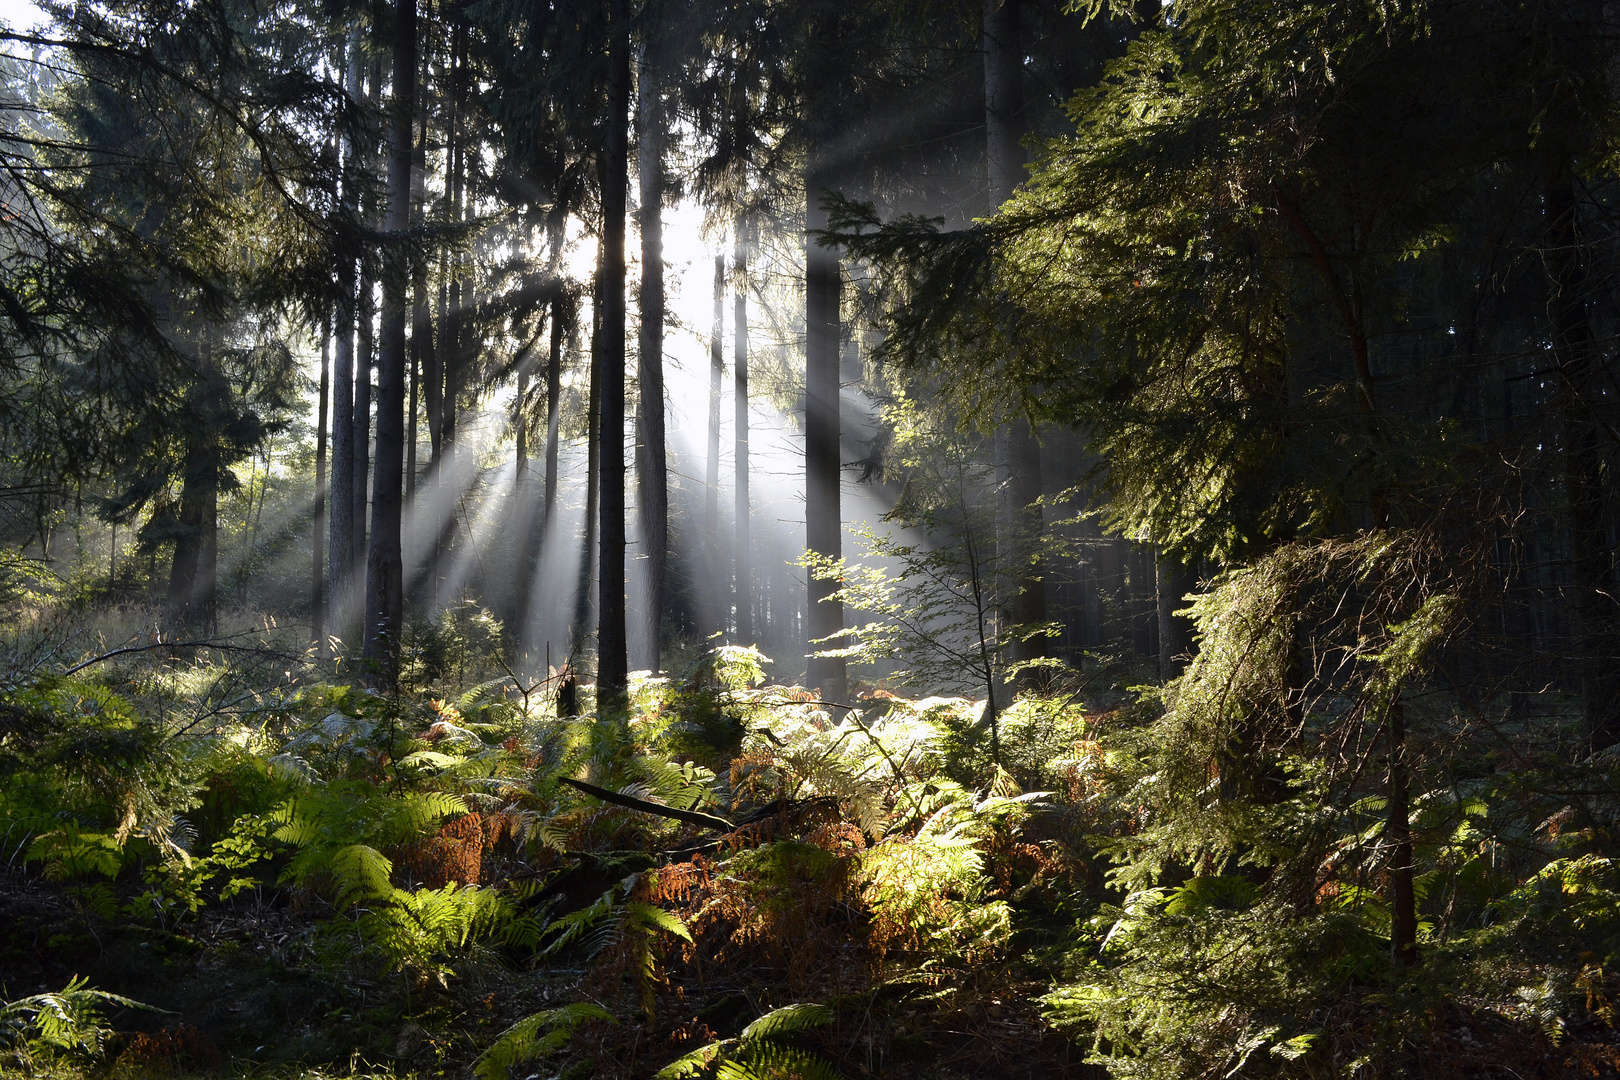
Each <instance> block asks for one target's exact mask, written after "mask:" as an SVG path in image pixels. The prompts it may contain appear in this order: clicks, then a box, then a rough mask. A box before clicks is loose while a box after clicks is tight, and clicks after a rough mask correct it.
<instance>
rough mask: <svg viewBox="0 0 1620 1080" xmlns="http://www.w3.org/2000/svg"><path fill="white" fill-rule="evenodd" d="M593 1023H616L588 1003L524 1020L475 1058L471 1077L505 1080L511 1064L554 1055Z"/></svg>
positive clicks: (486, 1079) (546, 1012)
mask: <svg viewBox="0 0 1620 1080" xmlns="http://www.w3.org/2000/svg"><path fill="white" fill-rule="evenodd" d="M592 1020H600V1021H605V1022H606V1023H610V1024H611V1023H616V1021H615V1020H614V1019H613V1014H612V1013H610V1012H608V1011H607V1010H606V1009H604V1008H602V1007H601V1006H600V1005H596V1004H593V1003H591V1002H588V1001H586V1002H575V1003H574V1004H571V1005H564V1006H562V1007H561V1008H558V1009H547V1010H546V1011H545V1012H538V1013H535V1014H534V1015H533V1016H527V1017H524V1018H523V1019H522V1020H519V1021H518V1022H517V1023H515V1024H513V1025H512V1026H511V1027H509V1028H507V1029H506V1030H505V1031H503V1032H501V1036H500V1038H498V1039H496V1040H495V1042H494V1043H493V1044H492V1045H491V1046H490V1047H489V1049H487V1050H485V1051H484V1052H483V1053H482V1054H480V1055H478V1059H477V1060H476V1061H474V1062H473V1075H474V1076H477V1077H478V1078H479V1080H506V1077H507V1074H508V1072H509V1071H510V1070H511V1068H512V1066H513V1065H516V1064H517V1063H518V1062H521V1061H529V1060H532V1059H534V1058H538V1057H545V1056H546V1055H547V1054H552V1053H555V1052H556V1051H558V1050H560V1049H562V1047H563V1045H564V1044H566V1043H567V1042H568V1040H569V1039H571V1038H573V1036H574V1032H575V1031H576V1030H577V1029H578V1028H579V1026H580V1025H581V1024H584V1023H587V1022H589V1021H592Z"/></svg>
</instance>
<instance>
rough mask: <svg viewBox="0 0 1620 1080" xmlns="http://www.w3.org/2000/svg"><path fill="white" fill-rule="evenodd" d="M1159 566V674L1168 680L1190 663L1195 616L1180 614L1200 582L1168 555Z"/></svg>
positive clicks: (1161, 556) (1160, 561)
mask: <svg viewBox="0 0 1620 1080" xmlns="http://www.w3.org/2000/svg"><path fill="white" fill-rule="evenodd" d="M1156 570H1157V574H1158V577H1157V583H1158V596H1159V678H1161V679H1164V680H1166V681H1169V680H1170V679H1173V678H1175V677H1176V676H1177V675H1180V674H1181V673H1182V671H1183V670H1185V668H1186V667H1187V656H1188V654H1190V653H1191V652H1192V647H1193V624H1192V620H1190V619H1188V618H1187V617H1186V616H1185V615H1177V614H1176V612H1177V611H1180V610H1181V609H1182V608H1183V607H1184V606H1186V601H1185V600H1184V599H1182V598H1183V597H1185V596H1186V595H1187V594H1188V593H1189V592H1191V591H1192V590H1193V589H1194V588H1196V587H1197V585H1198V579H1197V575H1195V574H1194V573H1193V572H1192V571H1191V570H1189V569H1188V568H1187V567H1186V566H1184V565H1182V563H1181V562H1180V561H1179V560H1177V559H1174V558H1171V557H1170V556H1168V555H1164V554H1161V555H1160V556H1159V561H1158V565H1157V567H1156Z"/></svg>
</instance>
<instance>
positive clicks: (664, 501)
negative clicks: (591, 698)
mask: <svg viewBox="0 0 1620 1080" xmlns="http://www.w3.org/2000/svg"><path fill="white" fill-rule="evenodd" d="M637 104H638V109H637V114H636V116H637V123H638V129H639V136H640V138H639V142H640V149H639V155H640V156H639V158H638V159H637V165H638V172H639V176H638V179H639V181H640V188H641V192H640V194H641V294H640V307H641V337H640V346H641V348H640V355H639V361H640V362H639V366H638V368H637V375H638V378H639V382H640V396H639V398H638V399H637V413H636V420H637V425H636V426H637V428H638V429H639V431H640V433H641V439H640V441H639V443H638V445H637V451H638V453H637V458H636V478H637V480H638V481H639V486H640V495H641V534H642V553H643V555H644V556H645V558H646V567H647V610H646V625H645V626H644V627H643V631H642V632H643V634H644V635H645V639H644V644H643V655H645V656H646V657H647V666H648V667H649V668H650V669H651V670H652V671H653V673H654V674H657V672H658V671H659V667H660V664H659V660H660V658H659V646H660V644H661V642H660V634H661V631H662V628H663V623H664V576H665V564H666V562H667V560H668V556H669V468H668V462H667V459H666V449H665V444H664V117H663V102H662V100H661V96H660V92H659V84H658V73H657V72H656V71H654V70H653V65H652V63H651V61H650V60H648V59H647V56H646V53H645V52H644V53H643V57H642V65H641V90H640V98H639V99H638V102H637Z"/></svg>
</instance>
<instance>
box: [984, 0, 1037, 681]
mask: <svg viewBox="0 0 1620 1080" xmlns="http://www.w3.org/2000/svg"><path fill="white" fill-rule="evenodd" d="M1018 8H1019V0H985V5H984V22H983V30H984V118H985V158H986V163H987V165H988V171H989V181H990V201H991V204H992V206H1000V205H1001V204H1002V203H1004V202H1006V201H1007V200H1008V199H1009V198H1011V197H1012V193H1013V190H1014V189H1015V188H1016V187H1017V186H1018V184H1019V183H1020V182H1021V181H1022V180H1023V179H1024V150H1023V146H1022V145H1021V144H1020V142H1019V140H1020V138H1021V136H1022V134H1023V120H1022V117H1021V114H1022V112H1023V108H1024V51H1023V44H1022V40H1021V33H1020V27H1019V11H1018ZM997 449H998V450H999V451H1000V455H999V456H1000V459H1001V460H1000V465H1001V472H1002V476H1003V485H1004V487H1003V490H1004V492H1005V498H1006V522H1007V525H1008V537H1007V543H1006V545H1005V548H1006V551H1005V554H1006V556H1007V558H1008V559H1009V560H1010V561H1011V563H1012V564H1013V565H1012V566H1011V567H1009V569H1010V570H1011V571H1012V574H1011V576H1012V595H1011V597H1010V598H1009V602H1008V604H1007V611H1006V618H1007V621H1008V622H1009V623H1010V624H1012V625H1013V626H1015V627H1016V626H1023V627H1034V626H1037V625H1039V624H1041V623H1044V622H1045V621H1046V585H1045V583H1044V582H1043V581H1042V580H1041V568H1040V563H1039V560H1038V557H1037V555H1038V552H1039V550H1040V538H1041V535H1042V533H1043V532H1044V530H1045V522H1044V520H1043V519H1042V514H1041V508H1040V505H1039V500H1040V497H1041V494H1042V490H1041V488H1042V485H1041V444H1040V442H1039V440H1038V439H1037V438H1036V437H1035V434H1034V432H1033V431H1031V430H1030V426H1029V422H1028V421H1027V420H1025V419H1023V418H1022V417H1020V418H1018V419H1015V420H1012V421H1010V422H1009V423H1008V424H1007V426H1006V427H1005V428H1004V429H1003V430H1002V432H1001V433H1000V437H999V438H998V439H997ZM1047 644H1048V642H1047V639H1046V638H1045V637H1044V636H1040V637H1031V638H1029V639H1027V640H1024V641H1021V642H1015V643H1014V645H1013V647H1012V649H1011V653H1012V657H1013V659H1015V660H1035V659H1038V658H1040V657H1043V656H1045V655H1047V652H1048V648H1047ZM1019 683H1020V685H1022V686H1025V687H1033V686H1036V685H1039V683H1040V679H1039V678H1038V672H1037V671H1029V672H1026V673H1025V674H1023V675H1022V676H1020V678H1019Z"/></svg>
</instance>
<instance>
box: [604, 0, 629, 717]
mask: <svg viewBox="0 0 1620 1080" xmlns="http://www.w3.org/2000/svg"><path fill="white" fill-rule="evenodd" d="M610 18H611V25H610V27H609V34H610V36H609V39H608V88H607V106H608V117H607V138H606V139H605V140H604V143H605V145H604V147H603V153H604V154H605V156H606V161H605V162H604V165H605V169H604V174H603V179H604V180H605V183H604V184H603V185H602V247H603V258H602V406H601V411H600V421H599V422H600V424H601V434H600V437H599V440H598V441H599V442H600V443H601V450H600V451H599V453H600V460H601V472H602V495H601V498H602V508H601V513H602V524H601V539H600V540H599V541H598V543H599V545H600V559H601V567H602V569H601V576H600V578H599V579H598V580H599V582H600V584H599V585H598V592H599V595H600V597H601V599H600V604H601V610H600V611H599V612H598V614H597V625H596V647H597V657H596V694H597V713H598V714H599V715H603V716H611V715H618V714H620V713H622V712H623V711H624V709H625V707H626V704H627V702H626V700H625V694H626V691H627V690H628V689H629V684H630V672H629V656H628V650H627V647H626V646H627V643H626V641H625V617H624V549H625V543H624V361H625V356H624V353H625V349H624V330H625V310H624V308H625V293H624V286H625V265H624V228H625V209H626V203H627V200H628V198H629V193H630V192H629V188H630V173H629V170H630V5H629V3H628V2H627V0H612V6H611V15H610Z"/></svg>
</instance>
